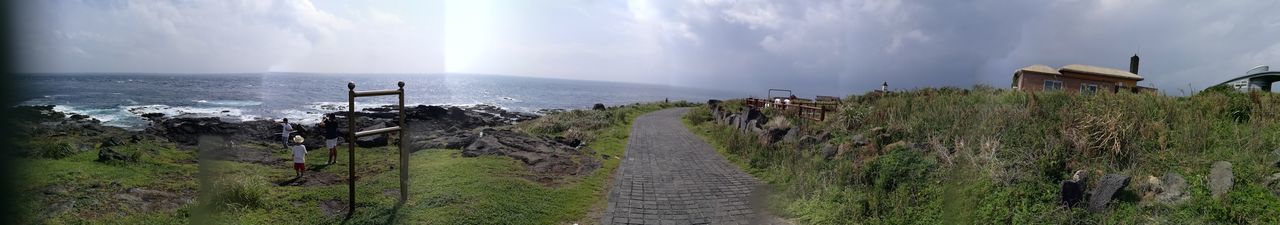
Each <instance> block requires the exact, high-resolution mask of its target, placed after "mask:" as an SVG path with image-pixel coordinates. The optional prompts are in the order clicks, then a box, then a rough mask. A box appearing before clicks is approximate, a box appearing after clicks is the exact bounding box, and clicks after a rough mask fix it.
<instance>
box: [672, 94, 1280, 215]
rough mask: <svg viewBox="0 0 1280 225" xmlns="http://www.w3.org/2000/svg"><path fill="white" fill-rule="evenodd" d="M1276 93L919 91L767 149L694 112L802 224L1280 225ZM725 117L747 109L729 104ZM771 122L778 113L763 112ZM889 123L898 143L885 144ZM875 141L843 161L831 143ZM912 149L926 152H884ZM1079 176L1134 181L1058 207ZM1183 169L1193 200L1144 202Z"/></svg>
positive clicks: (866, 100)
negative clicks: (1221, 177) (817, 139)
mask: <svg viewBox="0 0 1280 225" xmlns="http://www.w3.org/2000/svg"><path fill="white" fill-rule="evenodd" d="M1277 103H1280V96H1278V95H1275V94H1271V93H1261V92H1251V93H1241V92H1235V91H1231V90H1218V89H1213V90H1207V91H1204V92H1201V93H1197V94H1196V95H1192V96H1187V97H1172V96H1162V95H1156V94H1130V93H1120V94H1109V93H1103V94H1096V95H1078V94H1072V93H1061V92H1036V93H1028V92H1020V91H1008V90H999V89H993V88H989V87H976V88H973V89H967V90H964V89H958V88H939V89H933V88H930V89H920V90H914V91H908V92H895V93H888V94H877V93H870V94H867V95H854V96H849V97H848V98H846V99H845V100H844V101H843V102H841V105H840V107H839V109H837V110H836V111H835V113H834V115H828V116H827V120H826V121H822V122H804V121H803V120H800V119H797V118H791V121H798V122H799V123H797V125H796V126H798V127H801V128H802V129H801V130H804V131H805V132H804V133H802V134H801V136H803V135H815V136H816V135H817V134H819V133H830V134H831V136H832V138H831V139H829V140H826V142H824V143H819V144H817V145H801V144H798V143H794V142H782V143H775V144H770V145H761V144H760V142H759V140H757V137H756V136H754V135H745V134H742V133H740V132H738V131H736V130H734V129H732V128H730V127H726V126H722V125H718V124H715V123H714V122H711V118H710V117H709V116H703V115H694V114H707V113H709V112H710V111H709V109H707V108H705V107H699V108H696V109H694V110H693V111H692V112H691V114H690V115H688V116H686V118H685V123H686V125H687V126H688V127H690V128H691V129H692V130H693V131H694V132H695V133H697V134H699V135H700V136H702V137H703V138H704V139H706V140H707V141H708V142H709V143H711V144H712V145H714V146H716V147H717V149H718V151H719V152H720V153H721V154H722V155H725V156H726V157H727V158H728V159H729V160H730V161H731V162H734V163H735V164H736V165H738V166H740V167H742V168H743V169H744V170H745V171H748V172H749V173H751V174H752V175H754V176H756V177H758V178H760V179H761V180H763V181H765V182H767V183H769V184H771V185H772V186H774V190H775V192H774V196H773V197H772V198H771V199H773V200H775V201H774V202H773V203H772V204H773V207H774V208H775V210H776V211H778V212H780V213H781V214H783V216H785V217H788V218H792V219H793V220H794V221H796V222H799V223H803V224H856V223H869V224H937V223H960V224H966V223H980V224H987V223H1000V224H1006V223H1008V224H1045V223H1048V224H1080V223H1084V224H1095V223H1159V224H1183V223H1191V224H1203V223H1244V224H1274V223H1278V222H1280V214H1276V213H1266V212H1273V211H1277V210H1280V207H1278V206H1277V205H1278V204H1280V197H1277V196H1275V195H1274V194H1270V193H1268V192H1267V189H1266V187H1265V186H1264V185H1263V184H1261V182H1262V179H1263V178H1264V177H1265V176H1268V175H1270V174H1273V173H1277V172H1280V170H1278V169H1276V168H1274V167H1272V166H1270V165H1271V164H1272V163H1274V162H1275V161H1276V160H1280V159H1277V158H1276V156H1273V155H1272V154H1271V152H1273V151H1275V150H1277V148H1280V145H1278V144H1276V143H1280V142H1277V141H1280V106H1278V105H1277ZM724 104H725V105H726V106H729V107H726V108H729V109H735V111H736V110H737V107H739V106H741V102H740V101H734V100H730V101H726V102H725V103H724ZM766 113H768V112H766ZM872 128H880V129H882V130H883V133H888V134H890V136H891V137H889V138H887V140H877V139H879V138H878V137H879V136H878V135H879V133H873V132H872V131H871V130H872ZM855 136H864V137H876V138H871V140H870V145H869V146H866V147H854V148H851V149H847V150H849V151H848V152H847V154H844V155H842V156H841V157H836V158H833V159H830V160H827V159H824V156H823V154H822V153H821V146H822V145H823V144H831V145H833V146H841V145H846V144H849V143H852V142H853V137H855ZM896 141H904V142H906V143H913V144H917V145H923V146H927V147H925V149H919V148H910V149H886V148H885V147H886V145H888V144H889V143H893V142H896ZM1214 161H1228V162H1231V163H1233V164H1234V168H1233V172H1234V174H1235V181H1236V184H1235V186H1234V187H1233V188H1232V189H1231V191H1230V192H1229V194H1228V195H1227V197H1226V198H1224V199H1221V200H1215V199H1211V198H1210V197H1209V193H1208V187H1207V185H1206V183H1207V182H1208V176H1207V175H1208V173H1209V168H1210V165H1211V164H1212V163H1213V162H1214ZM1075 170H1086V171H1089V173H1090V175H1091V177H1093V179H1095V180H1096V179H1097V178H1098V175H1100V174H1104V173H1116V174H1124V175H1129V176H1131V177H1132V181H1133V182H1131V183H1130V185H1129V187H1128V188H1126V189H1124V190H1122V191H1121V192H1120V194H1119V195H1120V197H1119V198H1117V200H1115V202H1113V203H1112V204H1111V205H1110V207H1109V209H1108V211H1107V212H1106V213H1088V212H1084V211H1083V210H1082V209H1065V208H1062V207H1059V206H1058V205H1057V195H1058V188H1059V187H1058V183H1059V182H1061V181H1062V180H1064V179H1066V178H1068V177H1069V176H1070V174H1071V173H1072V172H1073V171H1075ZM1167 172H1177V173H1180V174H1182V175H1183V176H1184V177H1186V179H1187V181H1188V184H1189V185H1190V186H1189V187H1188V190H1187V191H1188V192H1190V193H1191V196H1192V197H1191V198H1190V199H1188V200H1187V201H1186V202H1184V203H1183V204H1180V205H1174V206H1166V205H1161V204H1153V203H1151V202H1149V201H1145V200H1143V199H1142V197H1141V196H1140V194H1141V193H1140V190H1139V189H1137V188H1136V186H1137V185H1136V181H1139V180H1141V179H1145V177H1146V176H1156V177H1159V176H1161V175H1163V174H1164V173H1167Z"/></svg>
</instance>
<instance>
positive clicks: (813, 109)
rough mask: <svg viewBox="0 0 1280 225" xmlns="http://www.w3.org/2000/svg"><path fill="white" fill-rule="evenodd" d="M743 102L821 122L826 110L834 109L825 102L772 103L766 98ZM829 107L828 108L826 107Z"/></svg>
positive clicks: (748, 99)
mask: <svg viewBox="0 0 1280 225" xmlns="http://www.w3.org/2000/svg"><path fill="white" fill-rule="evenodd" d="M743 103H745V104H746V105H749V106H754V107H757V108H765V107H769V108H773V109H774V110H777V111H779V112H781V113H784V114H791V115H795V116H797V117H800V118H804V119H809V120H813V121H818V122H821V121H823V120H825V119H826V118H827V111H833V110H835V107H831V106H832V105H833V104H825V103H818V102H792V103H791V104H785V103H784V104H774V103H773V102H771V101H769V100H766V99H758V98H747V99H745V100H743ZM828 107H830V108H828Z"/></svg>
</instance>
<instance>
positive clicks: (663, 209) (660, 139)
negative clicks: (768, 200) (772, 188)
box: [601, 108, 776, 224]
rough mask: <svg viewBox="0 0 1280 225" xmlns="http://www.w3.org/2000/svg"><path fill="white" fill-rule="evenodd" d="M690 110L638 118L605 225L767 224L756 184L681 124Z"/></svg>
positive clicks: (677, 110)
mask: <svg viewBox="0 0 1280 225" xmlns="http://www.w3.org/2000/svg"><path fill="white" fill-rule="evenodd" d="M688 111H689V110H688V108H678V109H666V110H661V111H657V112H653V113H649V114H646V115H643V116H640V117H639V118H636V120H635V123H633V124H632V127H631V137H630V139H629V140H628V141H627V151H626V156H625V157H624V158H623V161H622V165H621V166H620V168H619V169H618V173H617V175H616V176H615V177H614V180H613V189H612V190H610V192H609V206H608V208H607V209H606V210H605V215H604V218H602V220H603V221H601V222H602V223H603V224H766V223H773V222H769V221H774V220H776V219H772V218H771V217H769V216H765V215H766V214H764V213H762V211H761V210H758V209H760V207H757V206H755V205H759V204H753V203H752V202H753V200H752V199H760V198H758V197H757V196H762V195H761V194H759V193H753V191H755V190H756V187H757V185H758V183H759V182H758V181H756V180H755V178H753V177H751V176H750V175H747V174H746V173H743V172H742V171H740V170H738V168H737V167H736V166H734V165H732V164H730V163H729V161H728V160H725V159H724V158H723V157H721V156H720V155H718V154H716V152H715V149H714V148H713V147H711V145H710V144H707V143H706V142H704V141H702V139H700V138H698V137H697V136H695V135H694V134H693V133H692V132H690V131H689V130H688V129H687V128H685V126H684V124H683V123H682V122H681V117H682V116H683V115H684V114H685V113H686V112H688Z"/></svg>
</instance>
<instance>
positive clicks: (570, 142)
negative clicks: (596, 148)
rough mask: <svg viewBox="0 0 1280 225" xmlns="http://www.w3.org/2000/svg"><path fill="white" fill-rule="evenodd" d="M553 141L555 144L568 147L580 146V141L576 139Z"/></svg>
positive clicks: (563, 138) (564, 138)
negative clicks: (558, 143)
mask: <svg viewBox="0 0 1280 225" xmlns="http://www.w3.org/2000/svg"><path fill="white" fill-rule="evenodd" d="M555 140H556V142H560V143H561V144H564V145H568V146H569V147H578V146H579V145H582V140H580V139H577V138H566V137H556V138H555Z"/></svg>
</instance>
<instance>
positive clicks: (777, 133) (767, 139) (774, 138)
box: [760, 127, 791, 145]
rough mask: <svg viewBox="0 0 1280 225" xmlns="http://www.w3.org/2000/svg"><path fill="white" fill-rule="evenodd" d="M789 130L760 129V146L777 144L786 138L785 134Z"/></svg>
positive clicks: (775, 128)
mask: <svg viewBox="0 0 1280 225" xmlns="http://www.w3.org/2000/svg"><path fill="white" fill-rule="evenodd" d="M790 130H791V128H790V127H765V128H764V129H761V133H760V142H762V143H761V144H766V145H767V144H772V143H778V141H781V140H782V137H783V136H786V135H787V132H788V131H790Z"/></svg>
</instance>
